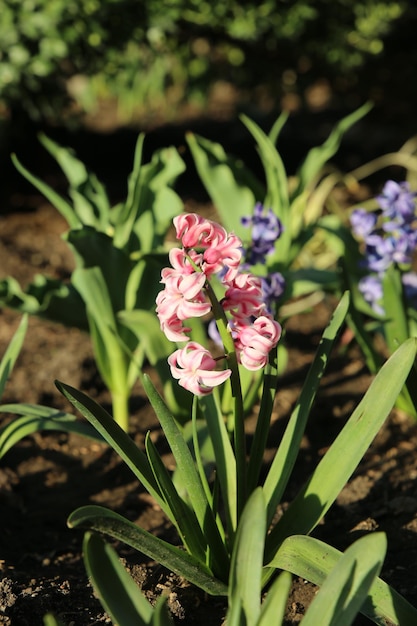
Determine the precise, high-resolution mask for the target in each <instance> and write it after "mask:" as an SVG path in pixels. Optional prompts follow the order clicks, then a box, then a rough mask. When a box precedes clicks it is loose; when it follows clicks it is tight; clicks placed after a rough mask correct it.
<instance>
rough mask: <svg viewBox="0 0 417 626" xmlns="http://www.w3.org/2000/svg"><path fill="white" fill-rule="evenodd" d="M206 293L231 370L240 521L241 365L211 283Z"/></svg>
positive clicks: (243, 480)
mask: <svg viewBox="0 0 417 626" xmlns="http://www.w3.org/2000/svg"><path fill="white" fill-rule="evenodd" d="M205 287H206V291H207V294H208V297H209V298H210V302H211V305H212V311H213V315H214V319H215V320H216V323H217V328H218V330H219V333H220V337H221V339H222V342H223V345H224V348H225V352H226V358H227V364H228V366H229V369H230V370H231V372H232V373H231V376H230V385H231V389H232V396H233V405H234V406H233V408H234V411H233V413H234V420H233V427H232V430H233V443H234V451H235V457H236V473H237V476H236V478H237V519H238V520H239V518H240V514H241V513H242V510H243V507H244V505H245V502H246V434H245V423H244V411H243V398H242V385H241V382H240V374H239V365H238V361H237V355H236V350H235V345H234V342H233V338H232V335H231V333H230V329H229V326H228V321H227V318H226V315H225V312H224V310H223V307H222V306H221V304H220V302H219V301H218V299H217V297H216V294H215V293H214V290H213V288H212V286H211V285H210V283H209V282H208V281H207V282H206V286H205Z"/></svg>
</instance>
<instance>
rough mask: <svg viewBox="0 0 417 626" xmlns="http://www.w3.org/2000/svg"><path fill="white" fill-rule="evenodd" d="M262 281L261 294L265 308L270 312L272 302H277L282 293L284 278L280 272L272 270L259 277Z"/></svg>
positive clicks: (271, 310) (272, 306)
mask: <svg viewBox="0 0 417 626" xmlns="http://www.w3.org/2000/svg"><path fill="white" fill-rule="evenodd" d="M261 281H262V295H263V299H264V302H265V305H266V308H267V310H268V311H269V312H270V313H272V312H273V308H274V304H276V303H277V301H278V300H279V298H280V297H281V296H282V294H283V293H284V289H285V278H284V277H283V275H282V274H281V273H280V272H273V273H272V274H269V275H268V276H266V277H265V278H261Z"/></svg>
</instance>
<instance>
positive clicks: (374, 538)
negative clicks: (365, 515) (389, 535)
mask: <svg viewBox="0 0 417 626" xmlns="http://www.w3.org/2000/svg"><path fill="white" fill-rule="evenodd" d="M386 549H387V540H386V536H385V534H384V533H373V534H371V535H365V536H364V537H362V538H361V539H358V540H357V541H355V543H354V544H353V545H351V546H350V547H349V548H348V549H347V550H346V552H345V553H344V554H343V555H342V556H341V557H340V559H339V560H338V562H337V563H336V565H335V566H334V567H333V569H332V570H331V571H330V573H329V575H328V576H327V578H326V579H325V581H324V583H323V585H322V586H321V588H320V591H319V593H318V594H317V595H316V597H315V598H314V599H313V602H312V603H311V605H310V606H309V608H308V610H307V613H306V614H305V616H304V618H303V626H316V625H317V624H319V623H320V624H322V626H350V625H351V624H352V622H353V620H354V619H355V617H356V616H357V614H358V613H359V611H360V609H361V607H362V605H363V603H364V601H365V600H366V598H367V596H368V591H369V589H370V587H371V585H372V584H373V583H374V580H375V579H376V577H377V576H378V574H379V572H380V571H381V567H382V564H383V562H384V558H385V553H386Z"/></svg>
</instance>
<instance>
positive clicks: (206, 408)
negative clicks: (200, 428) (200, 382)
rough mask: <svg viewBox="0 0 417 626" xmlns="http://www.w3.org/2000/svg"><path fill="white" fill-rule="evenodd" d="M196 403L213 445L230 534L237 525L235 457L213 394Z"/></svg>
mask: <svg viewBox="0 0 417 626" xmlns="http://www.w3.org/2000/svg"><path fill="white" fill-rule="evenodd" d="M198 405H199V407H200V409H201V410H202V412H203V416H204V419H205V421H206V423H207V428H208V431H209V434H210V439H211V443H212V445H213V451H214V457H215V460H216V478H217V480H218V481H219V484H220V488H221V491H222V495H223V500H224V507H225V516H226V520H227V525H228V528H229V534H230V535H232V534H233V533H234V532H235V530H236V525H237V483H236V458H235V455H234V452H233V448H232V444H231V443H230V439H229V434H228V432H227V429H226V426H225V423H224V418H223V415H222V412H221V410H220V407H219V403H218V402H216V400H215V397H214V395H213V394H211V395H208V396H203V397H201V398H199V399H198Z"/></svg>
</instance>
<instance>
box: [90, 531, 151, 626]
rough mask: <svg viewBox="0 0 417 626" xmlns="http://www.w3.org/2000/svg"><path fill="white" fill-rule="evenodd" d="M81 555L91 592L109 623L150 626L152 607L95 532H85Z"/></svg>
mask: <svg viewBox="0 0 417 626" xmlns="http://www.w3.org/2000/svg"><path fill="white" fill-rule="evenodd" d="M83 554H84V563H85V567H86V570H87V573H88V575H89V577H90V578H91V581H92V583H93V587H94V590H95V592H96V594H97V596H98V598H99V600H100V602H101V604H102V606H103V607H104V609H105V610H106V611H107V613H108V614H109V615H110V617H111V618H112V620H113V623H115V624H118V625H119V626H131V625H132V624H137V626H145V625H147V624H150V623H151V620H152V615H153V608H152V606H151V604H150V603H149V602H148V601H147V600H146V598H145V596H144V595H143V594H142V592H141V591H140V589H139V587H138V586H137V585H136V583H135V582H134V580H133V579H132V577H131V576H130V575H129V574H128V572H127V571H126V569H125V567H124V566H123V565H122V564H121V562H120V560H119V557H118V556H117V554H116V552H115V551H114V550H113V548H112V547H111V546H110V545H109V544H107V543H105V542H104V541H103V540H102V539H101V538H100V537H99V536H98V535H96V534H95V533H90V532H87V533H85V536H84V541H83Z"/></svg>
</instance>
